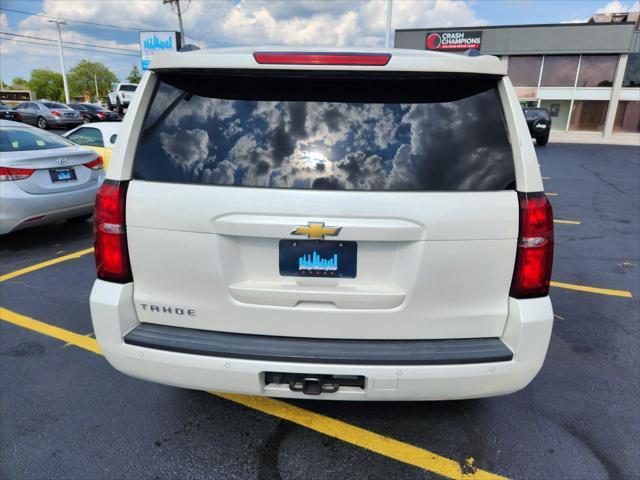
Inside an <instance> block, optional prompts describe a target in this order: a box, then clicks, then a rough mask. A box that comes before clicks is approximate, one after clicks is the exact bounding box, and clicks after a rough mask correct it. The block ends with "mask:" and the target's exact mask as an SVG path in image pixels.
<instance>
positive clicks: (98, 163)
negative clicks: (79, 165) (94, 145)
mask: <svg viewBox="0 0 640 480" xmlns="http://www.w3.org/2000/svg"><path fill="white" fill-rule="evenodd" d="M83 165H84V166H85V167H87V168H90V169H91V170H100V169H101V168H104V160H103V159H102V156H101V155H98V158H96V159H95V160H92V161H90V162H87V163H83Z"/></svg>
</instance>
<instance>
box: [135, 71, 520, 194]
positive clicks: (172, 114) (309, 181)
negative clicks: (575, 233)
mask: <svg viewBox="0 0 640 480" xmlns="http://www.w3.org/2000/svg"><path fill="white" fill-rule="evenodd" d="M319 75H322V76H319ZM351 75H352V74H349V75H345V74H340V73H337V72H333V73H323V74H319V73H315V74H308V73H306V74H305V73H302V72H297V73H296V72H286V71H284V72H283V71H280V72H275V71H271V72H269V71H264V70H261V71H257V72H251V71H249V72H242V73H237V72H235V73H234V72H219V71H218V72H211V71H210V72H191V73H187V74H169V73H164V74H160V75H159V82H158V83H157V86H156V90H155V92H154V94H153V97H152V100H151V103H150V106H149V109H148V111H147V114H146V118H145V122H144V125H143V130H142V132H141V133H140V139H139V144H138V148H137V151H136V155H135V160H134V166H133V177H134V178H136V179H140V180H148V181H160V182H176V183H194V184H206V185H226V186H244V187H271V188H298V189H328V190H366V191H370V190H377V191H389V190H394V191H412V190H413V191H424V190H430V191H438V190H449V191H451V190H454V191H483V190H504V189H513V188H515V172H514V165H513V156H512V150H511V145H510V143H509V139H508V135H507V131H506V128H505V123H504V120H503V114H502V109H501V104H500V99H499V95H498V92H497V88H496V86H497V82H498V79H497V78H479V77H473V78H471V77H464V76H460V75H458V76H456V77H450V78H444V77H433V76H431V77H425V76H421V75H413V74H398V73H394V74H385V75H383V74H372V75H367V76H362V75H364V74H362V75H361V76H359V77H353V76H351Z"/></svg>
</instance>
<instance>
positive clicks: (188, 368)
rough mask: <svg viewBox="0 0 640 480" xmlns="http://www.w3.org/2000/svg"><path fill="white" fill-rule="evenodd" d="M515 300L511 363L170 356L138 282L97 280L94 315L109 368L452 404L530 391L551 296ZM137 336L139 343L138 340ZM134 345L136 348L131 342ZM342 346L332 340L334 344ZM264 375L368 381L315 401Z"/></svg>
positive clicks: (176, 378)
mask: <svg viewBox="0 0 640 480" xmlns="http://www.w3.org/2000/svg"><path fill="white" fill-rule="evenodd" d="M509 302H510V303H509V312H510V313H509V319H508V321H507V325H506V327H505V331H504V333H503V336H502V337H501V338H500V344H502V345H503V346H505V348H507V349H508V351H510V352H512V354H513V355H512V358H511V359H510V360H505V359H500V360H498V361H496V359H495V358H485V359H482V360H475V362H476V363H445V364H443V363H441V362H436V363H433V362H431V364H421V365H416V364H413V363H411V364H407V362H402V361H400V360H396V363H389V364H374V362H373V361H372V362H371V363H369V364H358V363H356V360H350V361H351V362H352V363H330V360H329V359H328V358H325V359H324V361H323V360H322V359H320V360H319V361H309V358H307V361H304V362H302V361H300V357H299V356H298V357H291V359H283V358H277V359H274V358H275V357H274V358H265V357H261V358H260V359H256V357H255V354H254V356H253V358H251V355H247V356H245V357H244V358H237V357H235V356H232V354H230V353H229V348H231V347H229V346H228V345H227V353H225V352H224V351H222V350H218V351H216V352H214V354H213V355H210V354H204V353H202V352H200V354H194V353H185V352H184V351H170V350H168V349H166V346H165V347H163V349H160V348H149V347H150V346H152V345H151V343H153V342H155V346H154V347H158V346H159V345H158V344H159V343H162V342H163V341H164V342H166V341H168V340H169V339H168V338H167V337H166V335H165V336H164V340H162V337H163V335H158V332H154V331H153V328H151V329H149V328H146V329H145V328H142V329H139V328H140V325H141V324H140V323H139V322H138V320H137V318H136V314H135V310H134V305H133V284H126V285H118V284H113V283H109V282H103V281H101V280H97V281H96V283H95V284H94V287H93V290H92V292H91V316H92V319H93V325H94V330H95V333H96V338H97V340H98V342H99V344H100V348H101V349H102V351H103V353H104V355H105V357H106V358H107V360H108V361H109V362H110V363H111V365H113V367H114V368H116V369H117V370H120V371H121V372H123V373H126V374H128V375H131V376H133V377H137V378H141V379H145V380H150V381H154V382H158V383H163V384H167V385H174V386H178V387H184V388H193V389H198V390H210V391H211V390H212V391H224V392H234V393H244V394H250V395H268V396H274V397H287V398H320V399H336V400H449V399H464V398H478V397H487V396H495V395H503V394H508V393H512V392H515V391H517V390H520V389H522V388H524V387H525V386H526V385H527V384H528V383H529V382H530V381H531V380H532V379H533V378H534V377H535V375H536V374H537V373H538V371H539V370H540V368H541V367H542V363H543V361H544V358H545V355H546V352H547V347H548V344H549V339H550V336H551V328H552V324H553V312H552V309H551V301H550V300H549V297H545V298H539V299H530V300H515V299H510V300H509ZM147 327H148V325H147ZM165 328H167V327H165ZM179 330H183V329H179ZM144 331H146V332H147V333H148V334H149V335H146V337H145V336H144V335H143V336H142V337H141V336H140V335H139V334H140V333H141V332H144ZM136 332H137V334H138V335H137V334H136ZM164 332H165V333H168V332H169V331H168V330H164ZM196 332H197V331H196ZM183 333H184V332H183ZM208 333H209V332H206V333H205V335H207V334H208ZM136 335H137V337H138V338H137V340H132V339H135V337H136ZM125 338H127V339H128V340H127V341H125ZM141 338H146V340H144V341H147V346H141V345H140V344H141V343H143V341H141ZM263 338H264V337H263ZM267 338H273V337H267ZM494 340H495V339H494ZM127 342H128V343H127ZM132 342H133V343H138V344H137V345H133V344H132ZM340 342H341V341H336V342H333V343H334V346H335V344H338V343H340ZM196 343H198V342H196ZM205 343H207V342H205ZM209 343H210V342H209ZM200 344H201V345H202V342H200ZM496 346H498V347H499V345H498V343H496V342H493V347H496ZM174 350H175V349H174ZM254 351H255V350H254ZM503 353H504V350H503ZM218 355H226V356H218ZM501 358H502V357H501ZM316 360H317V359H316ZM344 360H345V361H346V359H344ZM485 360H486V361H485ZM425 363H427V360H425ZM265 372H284V373H301V374H313V375H323V374H324V375H356V376H364V377H365V379H366V381H365V388H364V389H361V388H359V387H344V388H341V389H340V390H339V391H338V392H336V393H323V394H321V395H318V396H313V397H309V396H307V395H304V394H302V393H300V392H293V391H291V390H290V389H289V388H288V386H287V385H280V384H270V385H265V382H264V374H265Z"/></svg>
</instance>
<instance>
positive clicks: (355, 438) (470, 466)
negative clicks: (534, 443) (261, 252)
mask: <svg viewBox="0 0 640 480" xmlns="http://www.w3.org/2000/svg"><path fill="white" fill-rule="evenodd" d="M0 319H1V320H3V321H5V322H8V323H11V324H13V325H17V326H19V327H23V328H26V329H28V330H32V331H34V332H38V333H41V334H43V335H47V336H49V337H53V338H56V339H58V340H61V341H63V342H67V343H69V344H71V345H74V346H76V347H79V348H83V349H85V350H88V351H90V352H93V353H95V354H98V355H102V352H101V351H100V347H99V346H98V342H97V341H96V340H95V339H93V338H90V337H87V336H85V335H80V334H78V333H75V332H71V331H70V330H66V329H64V328H60V327H56V326H54V325H50V324H48V323H44V322H41V321H39V320H36V319H33V318H30V317H27V316H25V315H21V314H19V313H16V312H13V311H11V310H7V309H6V308H3V307H0ZM209 393H210V394H211V395H214V396H217V397H220V398H224V399H226V400H229V401H232V402H235V403H237V404H240V405H244V406H245V407H249V408H251V409H253V410H258V411H260V412H263V413H266V414H269V415H271V416H274V417H278V418H281V419H284V420H288V421H290V422H292V423H295V424H297V425H300V426H303V427H305V428H309V429H311V430H314V431H316V432H320V433H322V434H324V435H327V436H329V437H333V438H336V439H338V440H342V441H343V442H346V443H349V444H351V445H355V446H357V447H361V448H364V449H366V450H369V451H372V452H375V453H378V454H380V455H382V456H385V457H388V458H391V459H394V460H397V461H399V462H402V463H405V464H408V465H412V466H415V467H418V468H421V469H423V470H427V471H429V472H433V473H436V474H438V475H441V476H443V477H446V478H452V479H469V480H470V479H474V480H475V479H478V480H485V479H487V480H489V479H493V480H496V479H505V478H506V477H503V476H501V475H496V474H494V473H491V472H487V471H486V470H481V469H476V467H475V461H474V460H472V459H467V460H466V462H465V463H464V466H465V469H464V471H463V466H462V465H461V464H460V463H458V462H456V461H455V460H451V459H449V458H446V457H443V456H441V455H438V454H436V453H432V452H430V451H429V450H425V449H423V448H420V447H416V446H415V445H411V444H409V443H405V442H401V441H399V440H395V439H393V438H389V437H385V436H383V435H380V434H378V433H375V432H371V431H369V430H366V429H364V428H361V427H357V426H355V425H351V424H349V423H347V422H343V421H341V420H336V419H334V418H331V417H327V416H325V415H321V414H319V413H315V412H312V411H310V410H306V409H304V408H300V407H297V406H295V405H291V404H289V403H286V402H283V401H280V400H276V399H273V398H267V397H253V396H250V395H238V394H230V393H215V392H209ZM469 470H471V471H469Z"/></svg>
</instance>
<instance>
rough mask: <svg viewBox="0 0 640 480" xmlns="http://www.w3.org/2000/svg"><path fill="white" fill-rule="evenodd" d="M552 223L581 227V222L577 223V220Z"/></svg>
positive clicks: (554, 221)
mask: <svg viewBox="0 0 640 480" xmlns="http://www.w3.org/2000/svg"><path fill="white" fill-rule="evenodd" d="M553 223H562V224H566V225H582V223H581V222H578V221H577V220H555V219H554V220H553Z"/></svg>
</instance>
